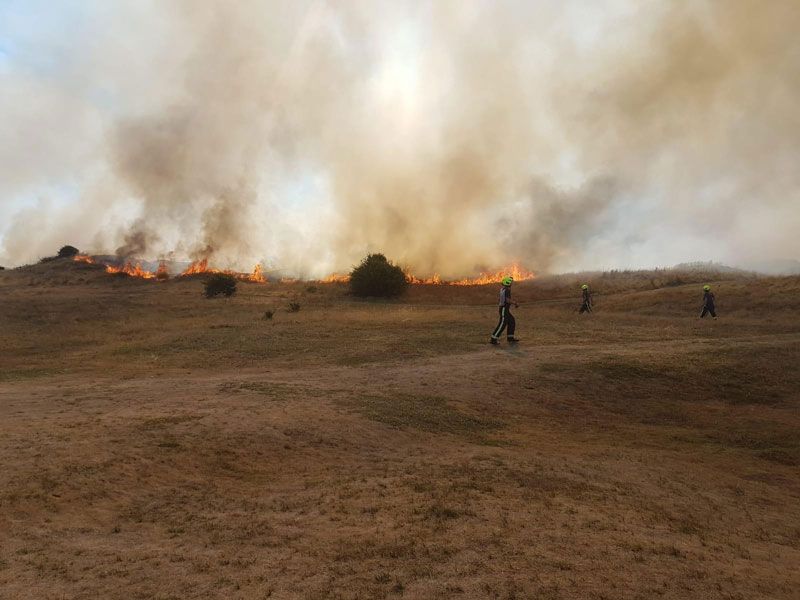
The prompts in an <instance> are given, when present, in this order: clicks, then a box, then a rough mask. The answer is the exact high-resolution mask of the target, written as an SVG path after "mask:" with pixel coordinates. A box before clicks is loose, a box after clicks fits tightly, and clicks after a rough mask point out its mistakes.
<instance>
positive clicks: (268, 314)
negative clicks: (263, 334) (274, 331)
mask: <svg viewBox="0 0 800 600" xmlns="http://www.w3.org/2000/svg"><path fill="white" fill-rule="evenodd" d="M274 316H275V311H274V310H265V311H264V320H265V321H269V320H270V319H272V317H274Z"/></svg>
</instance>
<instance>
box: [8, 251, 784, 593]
mask: <svg viewBox="0 0 800 600" xmlns="http://www.w3.org/2000/svg"><path fill="white" fill-rule="evenodd" d="M714 285H715V288H716V290H717V293H718V297H719V298H720V311H721V313H722V315H723V318H722V319H720V320H719V321H716V322H714V321H702V322H701V321H697V320H696V318H694V317H695V316H696V308H697V304H698V298H697V296H698V294H697V288H698V286H697V285H696V283H695V282H687V283H685V284H682V283H681V282H678V283H672V284H670V285H665V286H659V284H658V282H653V281H645V280H642V281H638V280H637V281H635V282H628V281H623V276H622V275H620V276H619V278H617V279H615V278H613V277H610V278H607V279H606V280H605V282H604V283H603V284H602V285H601V284H600V282H598V285H597V286H596V287H597V289H598V290H599V291H606V293H605V294H602V295H598V312H597V313H596V314H595V315H593V316H592V317H589V318H581V317H579V316H578V315H576V314H575V313H574V308H575V301H574V300H573V298H574V297H575V293H574V290H575V287H574V285H573V282H571V281H567V280H563V281H557V280H550V281H548V280H542V281H537V282H533V283H530V284H524V285H521V286H519V289H518V290H517V296H518V297H519V298H521V299H527V300H528V303H527V304H525V305H523V306H522V307H521V308H520V309H519V310H518V311H517V316H518V321H519V324H520V331H519V335H520V337H523V339H524V343H523V344H521V345H520V346H519V347H517V348H509V347H507V346H501V347H500V348H493V347H490V346H489V345H488V344H487V343H486V342H487V339H486V338H487V335H488V331H490V330H491V327H492V326H493V324H494V319H495V311H494V308H493V307H492V302H493V300H494V295H495V289H494V287H493V286H490V287H484V288H475V289H470V288H467V289H454V288H448V287H438V286H425V287H420V288H415V289H412V290H411V291H410V293H409V295H408V297H407V298H406V299H404V300H403V301H400V302H394V303H378V302H356V301H354V300H353V299H351V298H350V297H348V296H347V295H346V294H345V293H344V292H345V288H344V287H342V286H340V285H335V284H332V285H325V286H322V285H318V286H316V287H315V288H310V287H309V286H308V285H307V284H269V285H255V284H252V285H244V284H243V285H242V286H241V291H240V294H239V295H238V296H237V297H235V298H234V299H232V300H230V301H223V300H205V299H204V298H202V297H201V294H200V283H199V281H198V280H194V281H183V282H181V281H172V282H167V283H156V282H141V281H134V280H126V279H124V278H114V277H108V276H106V275H105V274H104V273H101V272H98V271H97V270H95V269H93V268H91V265H76V264H71V263H59V264H51V265H40V266H36V267H30V268H27V269H20V270H15V271H6V272H3V273H2V274H0V453H2V454H1V455H2V457H3V468H2V470H0V598H4V599H5V598H9V599H12V598H13V599H16V598H37V599H38V598H52V599H62V598H70V599H72V598H85V599H89V598H126V599H128V598H142V599H144V598H159V599H162V600H165V599H168V598H248V599H249V598H595V599H601V598H608V599H611V598H641V599H650V598H681V599H686V598H731V599H734V598H735V599H739V598H740V599H743V600H744V599H748V600H749V599H752V598H787V599H788V598H796V597H797V590H798V589H800V571H798V565H800V436H799V435H798V431H800V429H799V428H798V426H800V410H799V407H800V373H798V369H797V365H798V364H800V317H798V316H797V315H798V314H800V313H798V309H800V281H798V279H797V278H783V279H749V278H738V279H730V280H726V281H719V282H716V283H715V284H714ZM289 300H297V301H299V302H300V304H301V311H300V312H299V313H288V312H286V311H284V310H283V308H284V307H285V306H286V304H287V303H288V301H289ZM268 308H270V309H277V311H278V312H277V313H276V315H275V317H274V318H273V319H272V320H265V319H263V318H262V315H263V312H264V310H266V309H268Z"/></svg>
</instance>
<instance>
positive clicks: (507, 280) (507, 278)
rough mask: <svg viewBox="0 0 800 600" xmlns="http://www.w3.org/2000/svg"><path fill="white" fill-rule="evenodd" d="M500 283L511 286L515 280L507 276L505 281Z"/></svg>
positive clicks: (502, 280)
mask: <svg viewBox="0 0 800 600" xmlns="http://www.w3.org/2000/svg"><path fill="white" fill-rule="evenodd" d="M500 283H502V284H503V285H511V284H512V283H514V278H513V277H511V275H506V276H505V277H503V279H501V280H500Z"/></svg>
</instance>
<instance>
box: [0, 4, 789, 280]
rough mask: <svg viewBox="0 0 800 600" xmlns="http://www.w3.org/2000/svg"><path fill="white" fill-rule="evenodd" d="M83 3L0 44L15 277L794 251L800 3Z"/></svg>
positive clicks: (0, 169) (6, 242) (607, 262)
mask: <svg viewBox="0 0 800 600" xmlns="http://www.w3.org/2000/svg"><path fill="white" fill-rule="evenodd" d="M37 1H39V0H37ZM13 4H14V3H12V7H11V8H6V9H2V10H5V11H6V13H9V14H10V13H11V12H12V11H13V10H14V8H13ZM33 4H36V2H33ZM44 5H46V3H44V4H43V6H44ZM66 12H67V13H68V15H69V16H70V18H71V21H70V23H71V26H70V27H51V28H45V27H41V25H40V24H36V23H32V22H23V23H22V24H21V25H18V26H17V30H16V33H15V34H14V36H12V38H13V39H16V40H17V44H16V47H12V48H10V49H5V50H4V49H3V46H1V45H0V52H3V53H2V54H0V111H2V114H3V115H4V118H3V119H2V120H0V203H2V204H1V205H0V218H2V223H0V263H2V264H6V265H7V266H8V265H15V264H21V263H24V262H30V261H33V260H35V259H37V258H38V257H40V256H43V255H46V254H52V253H53V252H54V250H55V249H57V248H58V246H59V245H60V244H65V243H70V244H73V245H77V246H79V247H80V248H82V249H83V250H86V251H90V252H94V253H117V254H119V255H121V256H140V257H146V258H163V257H174V258H186V259H196V258H206V257H207V258H210V260H211V262H212V263H213V264H215V265H217V266H220V267H232V268H239V269H242V270H246V269H249V268H251V267H252V265H253V264H255V263H256V262H263V263H265V264H266V265H268V266H270V267H273V268H276V269H281V270H282V271H283V272H284V273H286V274H289V275H300V276H309V277H311V276H324V275H326V274H328V273H330V272H333V271H344V270H347V269H348V268H349V267H350V266H352V265H353V264H354V263H356V262H357V261H358V260H359V259H360V258H361V257H362V256H363V255H364V254H365V253H366V252H369V251H382V252H384V253H386V254H387V255H388V256H389V257H390V258H392V259H394V260H396V261H399V262H401V263H403V264H405V265H408V266H410V267H412V268H413V270H414V271H415V273H417V274H419V275H430V274H432V273H439V274H441V275H443V276H445V277H456V276H464V275H470V274H473V273H475V272H476V271H478V270H481V269H485V268H497V267H499V266H502V265H504V264H507V263H509V262H511V261H519V262H520V263H521V264H523V265H524V266H526V267H528V268H531V269H534V270H537V271H546V270H562V269H576V268H598V267H621V266H634V267H635V266H649V265H664V264H670V263H675V262H680V261H684V260H698V259H700V260H703V259H706V260H707V259H715V260H723V261H730V262H739V263H746V262H752V261H756V260H769V259H776V258H784V257H787V258H797V257H798V256H799V255H800V243H798V241H797V236H796V235H795V231H796V230H797V229H798V226H800V170H798V169H797V167H796V165H797V164H798V158H800V156H798V155H799V154H800V118H798V114H799V113H798V112H797V106H798V105H800V36H798V35H797V32H798V31H800V3H798V2H795V1H793V0H770V1H769V2H755V1H754V0H697V1H695V2H670V1H666V0H664V1H659V2H657V1H654V0H653V1H648V2H641V1H634V0H607V1H605V2H577V1H575V2H556V1H542V2H535V3H533V2H523V1H512V0H509V1H504V2H497V1H494V2H490V1H488V0H486V1H475V2H456V1H452V2H450V1H439V2H422V1H409V2H389V1H381V0H376V1H370V2H366V1H355V2H334V1H329V2H325V1H321V0H316V1H311V0H308V1H302V0H298V1H293V2H285V1H280V2H279V1H271V2H270V1H265V0H262V1H257V0H240V1H238V2H235V3H233V2H223V1H221V0H219V1H216V0H205V1H199V2H196V1H189V0H182V1H179V2H170V3H164V2H156V1H155V0H150V1H144V2H140V1H134V0H127V1H125V0H120V1H118V2H114V3H104V2H103V3H101V2H99V1H98V2H95V3H91V2H88V3H85V4H84V5H83V9H82V10H80V11H79V10H78V9H77V8H76V9H74V10H73V11H72V12H70V11H69V10H67V11H66ZM7 16H8V15H7ZM12 16H13V15H12ZM63 18H65V19H66V17H63ZM58 25H62V23H58ZM40 29H41V30H40ZM20 31H23V32H24V33H25V35H22V34H20Z"/></svg>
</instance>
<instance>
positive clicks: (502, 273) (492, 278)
mask: <svg viewBox="0 0 800 600" xmlns="http://www.w3.org/2000/svg"><path fill="white" fill-rule="evenodd" d="M507 275H510V276H511V277H513V278H514V281H526V280H528V279H533V278H534V277H536V275H535V274H534V273H533V271H528V270H527V269H524V268H522V267H520V266H519V265H518V264H517V263H514V264H512V265H509V266H508V267H505V268H504V269H499V270H497V271H494V272H492V273H483V272H482V273H481V274H480V275H478V276H477V277H474V278H471V279H459V280H458V281H451V282H450V283H451V284H452V285H486V284H487V283H500V281H502V279H503V277H506V276H507Z"/></svg>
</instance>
